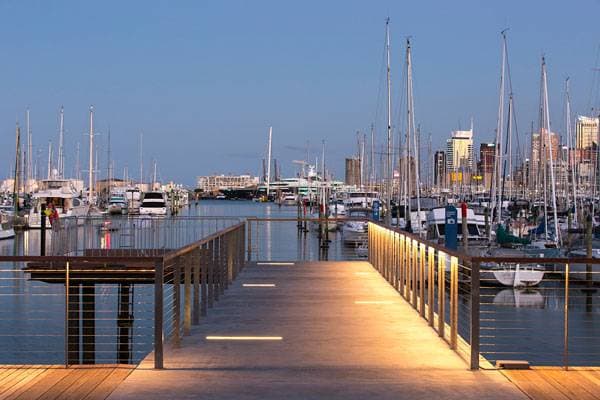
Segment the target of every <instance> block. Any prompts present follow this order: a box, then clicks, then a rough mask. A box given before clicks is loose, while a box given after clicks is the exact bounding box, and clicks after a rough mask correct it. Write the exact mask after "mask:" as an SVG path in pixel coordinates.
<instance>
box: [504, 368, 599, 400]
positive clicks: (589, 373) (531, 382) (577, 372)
mask: <svg viewBox="0 0 600 400" xmlns="http://www.w3.org/2000/svg"><path fill="white" fill-rule="evenodd" d="M502 373H503V374H504V375H506V376H507V377H508V379H510V381H511V382H513V383H514V384H515V385H517V386H518V387H519V389H521V390H522V391H523V392H524V393H526V394H527V396H529V398H531V399H533V400H600V370H592V369H589V368H570V369H569V371H564V370H562V369H558V368H542V367H538V368H534V369H531V370H526V371H508V370H504V371H502Z"/></svg>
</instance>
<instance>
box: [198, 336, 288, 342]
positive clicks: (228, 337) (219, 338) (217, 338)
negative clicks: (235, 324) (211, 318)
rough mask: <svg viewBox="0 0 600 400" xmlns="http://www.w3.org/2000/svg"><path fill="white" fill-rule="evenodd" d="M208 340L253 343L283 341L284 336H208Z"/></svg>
mask: <svg viewBox="0 0 600 400" xmlns="http://www.w3.org/2000/svg"><path fill="white" fill-rule="evenodd" d="M206 340H237V341H252V340H262V341H266V340H283V337H282V336H206Z"/></svg>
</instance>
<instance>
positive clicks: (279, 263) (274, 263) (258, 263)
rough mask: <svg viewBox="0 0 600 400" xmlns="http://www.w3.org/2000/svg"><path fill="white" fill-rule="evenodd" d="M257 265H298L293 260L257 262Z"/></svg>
mask: <svg viewBox="0 0 600 400" xmlns="http://www.w3.org/2000/svg"><path fill="white" fill-rule="evenodd" d="M256 265H296V263H293V262H257V263H256Z"/></svg>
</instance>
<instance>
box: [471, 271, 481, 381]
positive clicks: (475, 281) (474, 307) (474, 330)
mask: <svg viewBox="0 0 600 400" xmlns="http://www.w3.org/2000/svg"><path fill="white" fill-rule="evenodd" d="M479 289H480V270H479V261H475V262H473V263H472V264H471V332H470V335H471V340H470V342H471V369H473V370H476V369H479V331H480V325H479V324H480V319H479V318H480V317H479V307H480V304H481V299H480V296H479Z"/></svg>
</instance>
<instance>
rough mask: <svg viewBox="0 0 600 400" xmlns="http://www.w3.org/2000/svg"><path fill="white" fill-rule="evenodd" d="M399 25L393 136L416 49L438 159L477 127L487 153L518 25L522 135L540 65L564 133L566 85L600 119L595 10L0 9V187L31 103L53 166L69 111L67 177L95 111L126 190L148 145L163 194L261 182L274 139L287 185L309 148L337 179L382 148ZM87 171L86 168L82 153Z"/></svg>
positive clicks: (423, 107)
mask: <svg viewBox="0 0 600 400" xmlns="http://www.w3.org/2000/svg"><path fill="white" fill-rule="evenodd" d="M388 15H389V17H390V18H391V32H392V79H393V82H392V85H393V90H394V102H395V106H394V109H395V114H396V116H395V117H394V120H395V125H396V126H397V125H398V124H399V122H398V117H397V114H398V110H397V104H398V98H399V96H400V94H399V91H400V89H401V87H402V74H401V72H402V65H403V57H404V54H403V53H404V48H403V47H404V46H403V45H404V41H405V37H406V36H408V35H410V36H411V37H412V43H413V63H414V80H415V82H414V87H415V103H416V110H415V114H416V117H417V120H418V122H419V123H420V124H421V131H422V136H423V138H426V137H427V136H428V135H429V134H431V136H432V141H433V147H434V149H435V148H438V147H443V146H444V144H443V143H444V140H445V139H446V138H447V137H448V135H449V133H450V131H451V130H453V129H457V128H459V126H462V127H463V128H466V127H467V126H468V125H469V120H470V118H471V117H473V118H474V120H475V135H476V140H477V142H480V141H490V140H492V136H493V130H494V127H495V123H496V122H495V121H496V110H497V98H498V79H499V63H500V61H499V60H500V31H501V30H502V29H504V28H506V27H508V28H510V30H509V32H508V36H509V51H510V61H511V67H512V75H513V86H514V92H515V103H516V113H517V116H518V120H519V130H520V133H521V135H525V134H526V133H528V131H529V126H530V123H531V121H532V120H536V118H537V111H536V110H537V107H538V97H539V71H540V57H541V55H542V54H545V55H546V58H547V62H548V71H549V85H550V102H551V106H552V109H551V117H552V124H553V128H554V130H555V131H558V132H562V131H563V126H564V123H563V120H564V113H563V95H564V90H563V85H564V79H565V78H566V77H567V76H569V77H570V79H571V91H572V98H573V104H572V108H573V110H574V111H575V112H580V113H587V112H589V110H590V108H591V107H598V77H597V76H596V79H594V72H593V68H594V67H595V66H598V62H597V53H598V46H599V45H600V23H599V21H600V2H599V1H598V0H575V1H557V0H552V1H548V0H546V1H538V0H520V1H519V0H506V1H485V0H479V1H476V0H470V1H458V0H457V1H413V2H407V1H359V0H353V1H350V0H345V1H323V0H321V1H312V0H307V1H296V2H292V1H281V0H273V1H258V0H257V1H148V0H146V1H108V0H107V1H98V2H90V1H46V0H39V1H25V0H3V1H1V2H0V59H1V62H0V132H1V135H2V142H1V143H2V144H1V146H0V159H1V160H2V163H1V164H0V177H5V176H7V175H8V174H9V173H10V168H11V165H12V162H13V159H14V124H15V119H18V120H19V121H20V122H21V124H22V125H24V121H25V109H26V108H27V107H30V109H31V118H32V131H33V137H34V143H35V145H36V147H37V148H38V149H39V150H38V152H39V153H41V154H42V155H41V156H40V158H41V160H40V164H41V166H42V167H41V168H42V169H43V170H45V165H46V163H47V161H46V154H47V148H48V141H49V140H53V142H54V143H56V142H57V138H58V109H59V107H60V106H61V105H64V107H65V120H66V129H67V136H66V141H67V160H66V163H67V169H68V170H70V171H71V170H73V167H74V160H75V145H76V142H80V143H81V146H82V149H87V138H86V137H84V136H83V133H84V132H86V131H87V110H88V107H89V105H90V104H93V105H94V106H95V108H96V111H97V112H96V122H97V124H96V128H97V130H98V131H99V132H101V134H102V135H101V136H100V137H99V138H98V140H99V142H100V145H101V146H102V147H101V148H100V153H101V154H100V157H101V166H102V167H103V168H105V165H106V161H105V160H106V138H107V132H108V129H109V127H110V131H111V137H112V147H113V158H114V159H115V163H116V171H115V174H116V175H117V176H121V175H122V173H123V168H124V166H125V165H127V166H128V167H129V171H130V174H131V175H133V176H135V177H137V176H138V175H139V156H138V141H139V134H140V132H143V133H144V163H145V166H144V168H145V171H148V172H149V171H150V169H151V168H150V165H151V160H152V159H153V158H155V159H156V160H157V163H158V170H159V175H160V177H161V178H162V179H164V180H166V179H174V180H176V181H180V182H184V183H187V184H193V183H194V181H195V177H196V176H197V175H201V174H210V173H244V172H250V173H253V174H258V173H259V171H260V169H261V167H260V165H261V161H260V160H261V158H262V157H263V154H264V153H265V148H266V140H267V134H268V127H269V126H270V125H272V126H273V135H274V139H273V146H274V156H275V157H276V158H278V159H279V160H280V162H281V165H282V169H283V172H284V174H293V173H294V171H295V166H294V165H293V164H292V163H291V161H292V160H294V159H302V158H303V157H304V155H305V150H304V149H305V147H306V143H307V141H309V142H310V146H311V147H312V150H311V152H312V155H311V158H313V157H314V156H316V153H317V151H318V152H319V153H320V146H321V141H322V140H325V141H326V144H327V158H328V165H329V167H330V168H331V169H332V170H333V172H334V173H336V174H337V176H339V177H341V176H342V174H343V158H344V157H345V156H347V155H350V154H352V153H354V152H356V131H357V130H360V131H361V132H365V131H367V130H368V128H369V126H370V124H371V123H372V122H375V123H376V127H377V135H378V138H379V139H378V142H380V143H382V140H383V134H384V132H383V131H382V130H383V126H384V125H383V118H384V114H383V108H382V107H383V101H382V100H383V99H382V98H381V95H382V93H380V91H381V89H382V83H383V82H382V78H383V75H382V72H383V71H382V61H383V58H382V56H383V45H384V42H383V41H384V21H385V18H386V17H387V16H388ZM596 74H597V73H596ZM378 93H379V95H378ZM378 110H379V111H378ZM375 120H376V121H375ZM423 141H425V139H423ZM81 160H82V164H84V165H87V153H86V152H83V151H82V157H81Z"/></svg>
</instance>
